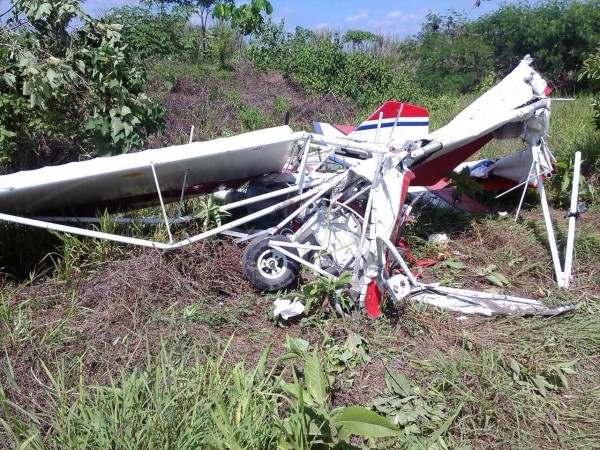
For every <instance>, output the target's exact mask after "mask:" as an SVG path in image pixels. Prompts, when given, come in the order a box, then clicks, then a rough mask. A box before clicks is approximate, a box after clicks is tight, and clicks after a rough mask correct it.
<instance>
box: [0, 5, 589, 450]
mask: <svg viewBox="0 0 600 450" xmlns="http://www.w3.org/2000/svg"><path fill="white" fill-rule="evenodd" d="M79 3H80V2H79V1H77V0H13V2H12V6H9V7H7V8H6V11H0V15H1V16H2V17H1V19H2V22H0V67H1V68H2V71H1V73H0V173H3V172H8V171H14V170H19V169H22V168H31V167H36V166H39V165H44V164H47V163H58V162H64V161H68V160H74V159H77V158H88V157H92V156H98V155H108V154H114V153H120V152H126V151H134V150H137V149H141V148H143V147H145V146H154V147H156V146H164V145H169V144H178V143H182V142H187V140H188V138H189V130H190V127H191V126H192V125H193V126H194V136H195V138H196V139H210V138H215V137H219V136H227V135H231V134H235V133H238V132H243V131H249V130H253V129H257V128H261V127H266V126H271V125H275V124H280V123H281V122H282V117H283V115H284V113H285V112H286V111H291V113H292V114H291V116H292V119H291V125H292V126H293V127H296V128H305V129H306V128H307V127H308V126H309V123H310V121H311V120H314V119H319V118H322V119H323V120H331V121H340V122H341V121H343V122H347V123H352V122H356V121H357V120H359V119H360V118H362V117H364V114H365V113H366V112H367V111H368V110H370V109H371V108H373V107H374V106H375V105H377V104H378V103H380V102H381V101H383V100H386V99H388V98H397V99H401V100H406V101H412V102H415V103H420V104H423V105H424V106H426V107H428V108H429V109H430V112H431V120H432V126H433V128H436V127H439V126H441V125H443V124H445V123H447V122H448V121H449V120H450V119H451V118H452V117H453V116H454V115H455V114H457V113H458V112H459V111H460V110H461V109H463V108H464V107H465V106H466V105H467V104H469V103H470V102H471V101H472V100H473V99H474V98H475V96H476V95H478V94H479V93H480V92H481V91H483V90H485V89H487V88H489V87H490V86H491V85H492V84H493V83H495V82H496V81H498V80H499V79H500V78H501V77H502V76H503V75H504V74H505V73H507V71H509V70H511V69H512V67H513V66H514V64H515V63H516V62H517V61H518V60H519V59H520V58H521V57H522V56H524V54H526V53H530V54H532V56H534V58H535V59H536V64H537V66H538V68H539V69H540V70H541V71H542V72H543V73H544V74H545V75H546V76H548V78H549V79H550V80H551V84H552V86H553V88H554V89H555V92H558V93H559V94H560V95H573V96H575V97H576V99H575V100H574V101H572V102H554V103H553V105H552V108H553V116H552V121H551V130H550V133H549V145H550V147H551V148H552V149H553V150H554V151H555V156H556V157H557V163H556V169H557V175H556V176H553V177H552V178H551V179H550V180H549V182H548V188H549V189H548V191H549V195H550V196H551V201H552V202H553V204H554V206H557V205H559V204H561V203H562V204H564V203H565V202H567V201H568V193H569V190H570V185H569V183H570V178H569V177H570V173H571V171H572V163H571V160H572V155H573V153H574V152H575V151H577V150H582V151H583V153H584V171H585V177H586V179H585V182H584V183H582V185H583V186H582V187H583V191H582V198H583V199H585V200H587V201H589V202H590V203H591V204H592V206H591V209H592V211H591V213H588V214H587V215H583V216H582V217H581V219H580V220H579V231H578V233H579V234H578V239H577V241H576V244H575V245H576V267H575V270H576V273H575V280H574V283H573V287H572V290H571V291H570V292H565V291H561V290H558V289H557V288H555V287H554V286H553V285H552V282H551V279H552V265H551V261H550V259H549V257H547V251H546V243H545V237H544V232H543V225H541V223H540V221H539V212H538V211H537V210H536V209H535V207H534V206H531V204H535V201H533V202H530V201H529V200H531V199H530V198H529V197H527V198H526V205H525V210H524V212H523V216H524V219H523V220H522V221H520V222H518V223H514V221H513V220H512V219H511V218H509V219H507V220H502V219H498V218H497V217H492V216H485V217H481V216H475V217H467V216H464V215H457V214H453V213H447V214H446V213H439V212H436V211H429V212H427V211H425V212H423V213H422V214H421V215H420V217H419V218H418V222H417V223H411V224H409V225H408V226H407V229H406V232H405V237H406V239H407V241H409V242H410V245H411V250H412V251H413V253H414V254H415V255H416V256H418V257H422V258H448V259H447V260H446V261H445V262H441V261H440V263H439V264H437V265H436V266H434V267H433V268H430V269H427V270H426V271H425V272H424V274H423V277H424V280H425V281H426V282H430V281H431V282H433V281H436V282H442V283H444V284H446V285H450V286H460V287H465V288H474V289H497V287H498V286H497V285H494V284H493V283H490V281H489V280H490V278H491V277H490V274H492V273H493V274H495V275H497V277H496V279H498V276H501V278H500V279H502V280H506V283H504V281H503V284H508V288H509V291H510V293H511V294H515V295H523V296H527V297H530V296H538V297H543V298H544V301H545V302H548V303H549V304H566V303H577V304H578V305H579V308H578V310H577V311H576V312H574V313H573V314H570V315H566V316H561V317H552V318H544V319H541V318H527V319H519V320H512V319H502V318H500V319H498V320H489V319H488V318H483V319H482V318H469V319H467V320H460V321H459V320H457V317H456V316H455V315H452V314H448V313H447V312H443V311H439V310H437V309H435V308H424V307H421V306H418V305H414V304H410V303H405V304H404V303H403V304H400V305H394V307H390V308H389V311H388V314H386V315H385V317H383V318H381V319H380V320H377V321H369V320H367V319H366V318H365V317H364V316H363V315H361V314H360V312H359V313H358V314H356V315H353V316H352V317H351V318H350V317H347V318H344V319H343V318H340V317H338V316H336V315H335V314H332V308H331V304H330V301H331V298H332V297H333V295H334V293H335V290H336V289H337V288H338V287H339V286H338V284H337V283H336V282H335V281H334V280H332V279H330V278H316V279H313V280H309V282H307V283H305V284H304V285H303V287H302V288H301V289H300V290H299V291H298V292H295V293H292V294H291V295H294V296H299V297H301V298H303V299H304V300H306V303H307V304H308V303H310V304H311V305H312V308H310V310H309V311H308V312H307V314H305V315H304V316H302V317H301V318H299V319H298V320H295V321H291V323H284V322H281V321H278V320H276V319H274V318H273V316H272V305H271V302H270V301H268V299H265V298H264V297H262V296H260V295H257V294H256V293H255V292H254V291H253V289H252V287H251V286H250V284H249V283H248V281H247V280H245V279H244V278H243V277H242V271H241V267H240V264H239V260H240V258H241V252H242V250H241V249H240V248H239V247H238V246H236V245H234V244H233V243H232V242H230V241H227V240H224V239H219V240H212V241H207V242H204V243H202V244H201V245H200V246H199V247H196V248H193V249H192V248H189V249H186V250H184V251H181V252H177V253H169V254H166V253H158V252H153V251H150V250H138V249H133V250H132V249H131V248H128V247H125V246H121V245H116V244H111V243H108V242H106V241H97V240H93V239H78V238H74V237H72V236H69V235H53V236H51V237H49V235H48V233H46V232H44V231H39V230H33V229H29V228H24V227H11V226H6V225H5V224H0V352H2V353H3V356H2V357H1V358H0V447H2V448H20V449H25V448H35V449H54V448H56V449H62V448H86V449H87V448H98V449H104V448H115V449H120V448H159V447H160V448H165V449H182V448H218V449H221V448H222V449H225V448H229V449H233V448H235V449H241V448H265V449H267V448H294V449H308V448H319V449H322V448H336V449H350V448H359V447H358V446H362V448H395V449H396V448H397V449H404V448H407V449H408V448H411V449H412V448H434V449H446V448H457V449H466V448H474V449H475V448H598V447H600V436H599V435H598V426H597V424H598V418H597V411H598V409H599V408H600V393H599V391H598V388H597V379H598V377H599V376H600V370H599V368H598V364H597V361H598V357H599V355H598V349H599V348H600V322H599V321H598V320H597V317H598V314H599V313H600V308H599V307H598V299H600V270H599V269H598V267H597V255H598V252H600V237H599V236H600V219H599V218H600V214H599V210H598V205H597V202H596V196H597V193H596V190H595V189H594V187H596V188H597V187H598V186H599V185H600V177H599V175H598V174H599V173H600V133H598V132H597V131H595V129H594V123H595V126H596V127H598V128H600V100H598V99H597V100H592V98H593V96H594V95H595V96H596V97H598V96H599V95H600V94H599V93H600V46H599V42H600V29H599V25H598V24H600V1H599V0H587V1H575V0H572V1H567V0H551V1H548V2H540V3H535V4H531V3H517V4H509V3H502V4H501V5H500V6H499V8H498V9H497V10H495V11H494V12H493V13H491V14H489V15H486V16H483V17H481V18H478V19H468V18H466V17H463V16H462V15H460V14H457V13H454V12H450V13H448V14H447V15H434V14H431V15H430V16H429V17H428V18H427V22H426V23H424V24H423V26H422V29H421V31H420V32H419V33H418V34H417V35H416V36H412V37H409V38H406V39H404V40H401V41H400V40H395V39H390V38H388V37H385V36H377V35H375V34H373V33H370V32H365V31H362V30H348V31H346V32H345V33H343V34H339V33H335V32H329V31H321V32H314V31H311V30H307V29H303V28H297V29H296V30H295V32H293V33H290V32H288V31H286V30H285V27H284V24H283V23H273V21H272V20H271V19H270V16H271V12H272V7H271V5H270V4H269V3H268V2H267V1H265V0H253V1H252V2H249V3H244V4H241V5H238V6H236V5H235V3H234V2H233V1H224V2H218V1H216V0H144V1H143V2H142V3H141V6H125V7H121V8H114V9H112V10H110V11H109V12H108V14H107V15H106V16H105V17H102V18H92V17H90V16H89V15H87V14H86V13H85V12H84V11H83V10H82V8H81V7H80V4H79ZM2 6H4V4H2ZM590 104H592V107H590ZM593 108H595V109H593ZM508 145H510V144H509V143H507V142H494V143H492V144H490V146H488V148H487V149H485V150H484V155H485V156H492V155H494V156H495V155H498V154H501V153H503V152H506V151H514V150H516V148H508V147H507V146H508ZM509 201H510V200H509ZM509 201H507V202H509ZM211 205H213V207H212V209H210V208H209V207H207V211H208V212H211V211H212V212H214V211H215V208H214V204H211ZM553 212H554V211H553ZM556 215H557V216H558V215H559V213H558V212H557V211H556ZM561 215H562V213H561ZM211 219H212V216H210V214H207V215H205V216H204V217H202V218H201V220H200V221H199V222H198V224H197V226H198V227H200V228H202V227H206V226H208V225H209V224H208V222H209V221H210V220H211ZM100 227H101V228H102V229H103V230H104V231H113V229H114V228H115V227H121V225H110V224H105V223H103V224H100ZM152 230H153V231H151V232H153V233H156V235H155V236H154V237H155V238H156V239H161V236H162V237H163V238H164V236H163V235H164V234H166V231H165V229H164V228H161V227H157V228H153V229H152ZM126 232H127V233H132V234H135V235H140V237H142V236H146V235H145V234H144V233H148V230H146V229H141V228H140V229H135V227H130V228H127V231H126ZM176 232H180V233H184V230H176ZM440 232H442V233H448V236H449V237H450V241H449V243H448V245H447V246H445V247H440V246H439V245H438V244H435V243H432V242H428V241H427V238H428V236H429V234H432V233H440ZM558 234H559V235H560V236H562V235H564V234H565V229H564V227H558ZM359 405H360V406H359Z"/></svg>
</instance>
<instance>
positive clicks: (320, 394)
mask: <svg viewBox="0 0 600 450" xmlns="http://www.w3.org/2000/svg"><path fill="white" fill-rule="evenodd" d="M286 346H287V347H288V349H289V350H290V353H288V354H285V355H282V356H281V357H280V358H281V359H286V360H288V359H300V360H301V361H302V362H303V363H304V370H303V375H304V377H303V380H304V384H302V383H301V380H300V378H299V377H298V376H297V375H296V373H295V372H294V373H293V378H292V382H285V381H283V380H282V381H281V382H280V383H281V386H282V388H283V390H284V391H285V392H286V393H287V394H288V395H289V397H288V400H287V401H288V407H287V414H286V417H285V418H284V419H283V420H282V421H281V423H280V430H281V437H280V439H279V447H280V448H285V449H291V448H314V447H315V446H319V447H320V448H345V447H343V445H345V446H346V447H347V446H348V444H349V439H350V436H352V435H356V436H359V437H361V438H363V439H369V438H378V437H388V436H397V437H401V436H403V434H404V433H403V432H402V431H401V430H399V429H398V428H397V427H395V426H394V425H392V424H391V423H390V422H389V421H388V420H387V419H385V418H384V417H382V416H380V415H379V414H377V413H375V412H373V411H370V410H368V409H366V408H363V407H360V406H348V407H343V408H334V409H330V408H329V407H328V405H327V403H328V390H329V387H330V385H331V382H330V381H329V378H328V376H327V374H326V372H325V370H324V368H323V365H322V363H321V360H320V358H319V353H318V349H317V348H315V349H314V350H313V351H312V352H309V351H308V347H309V344H308V342H307V341H304V340H298V339H293V338H289V337H288V339H287V343H286ZM350 448H353V447H350Z"/></svg>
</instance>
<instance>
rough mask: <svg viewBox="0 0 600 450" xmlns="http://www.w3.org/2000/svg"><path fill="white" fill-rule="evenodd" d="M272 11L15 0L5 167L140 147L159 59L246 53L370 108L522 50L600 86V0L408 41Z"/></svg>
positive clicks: (553, 75)
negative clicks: (90, 8)
mask: <svg viewBox="0 0 600 450" xmlns="http://www.w3.org/2000/svg"><path fill="white" fill-rule="evenodd" d="M271 12H272V7H271V5H270V4H269V3H268V2H267V1H265V0H253V1H252V2H251V3H248V4H242V5H241V6H238V7H236V6H235V5H234V4H233V2H231V1H229V2H223V3H219V2H217V1H215V0H212V1H211V0H207V1H198V0H169V1H168V0H146V1H144V2H143V3H142V5H141V6H124V7H121V8H114V9H112V10H110V11H109V13H108V14H107V15H106V16H105V17H103V18H100V19H93V18H91V17H90V16H89V15H87V14H86V13H85V12H84V11H83V10H82V9H81V7H80V6H79V1H78V0H68V1H58V0H53V1H43V0H19V1H15V2H14V3H13V5H12V7H10V8H8V9H7V10H6V11H0V14H2V16H3V17H4V18H5V23H4V24H3V25H2V26H1V27H0V43H1V44H2V45H1V46H0V66H1V67H2V76H1V77H0V104H1V105H2V109H1V110H0V164H1V165H2V168H3V169H2V170H3V171H12V170H16V169H19V168H26V167H34V166H37V165H42V164H44V163H49V162H50V163H52V162H54V163H56V162H61V161H67V160H72V159H75V158H85V157H89V156H94V155H106V154H112V153H119V152H126V151H129V150H131V149H139V148H143V147H144V145H145V142H146V140H147V138H148V136H150V135H152V134H155V133H157V132H159V131H160V130H161V127H162V120H163V116H164V111H163V110H162V107H161V106H160V104H159V103H157V102H156V101H154V100H151V99H150V98H149V97H148V95H147V94H148V86H147V75H146V74H147V73H148V71H149V72H150V73H154V71H155V70H156V69H155V67H157V66H156V65H155V62H156V61H157V60H163V61H168V60H170V61H177V62H178V63H182V62H185V63H187V64H192V65H193V64H201V65H203V66H205V67H206V66H211V65H212V64H217V65H218V66H220V67H221V68H224V69H228V70H231V69H232V68H234V67H237V66H238V65H239V64H240V61H242V60H244V59H247V60H249V61H250V62H251V63H252V64H253V66H254V67H255V69H256V70H263V71H264V70H272V69H276V70H279V71H281V72H282V73H283V74H284V76H286V77H288V78H289V79H290V80H292V81H293V82H295V83H297V84H298V85H300V86H301V87H302V88H303V89H305V90H306V91H308V92H313V93H316V94H326V93H332V94H335V95H336V96H338V97H341V98H343V99H346V100H347V101H349V102H351V103H353V104H354V105H355V106H357V107H358V108H359V109H360V110H361V112H362V113H365V112H366V111H367V110H369V109H371V108H373V107H374V106H376V105H377V104H379V103H380V102H382V101H384V100H386V99H389V98H398V99H402V100H405V101H412V102H422V103H425V104H428V103H429V102H431V97H433V96H434V94H433V93H434V92H435V96H436V97H437V96H439V95H440V94H446V95H451V96H452V95H456V94H465V93H470V92H478V91H479V90H481V89H483V88H485V87H489V86H490V85H491V84H492V83H493V82H494V81H496V80H498V79H499V78H500V77H502V76H503V75H504V74H506V73H507V72H508V71H509V70H510V69H511V68H512V67H514V64H515V63H516V62H517V61H518V60H519V59H520V58H521V57H523V56H524V55H525V54H527V53H530V54H531V55H532V56H533V57H534V58H535V59H536V64H537V65H538V67H539V68H540V70H541V71H542V72H543V73H544V74H545V75H546V76H547V77H549V79H550V80H551V83H552V85H553V86H554V87H555V89H557V90H558V91H559V92H560V93H568V94H572V93H574V92H575V93H585V92H588V91H590V90H593V89H596V90H597V89H598V84H597V83H598V81H597V80H598V78H599V75H598V72H599V70H598V57H597V54H596V57H592V55H593V54H594V52H596V53H597V51H598V50H597V48H598V47H597V45H598V41H599V40H600V29H599V27H598V23H600V0H587V1H577V0H573V1H567V0H552V1H550V2H541V3H537V4H529V3H517V4H512V3H511V4H502V5H500V7H499V8H498V9H497V10H496V11H494V12H493V13H491V14H488V15H485V16H483V17H481V18H478V19H467V18H466V17H464V16H462V15H460V14H458V13H454V12H452V13H449V14H448V15H437V14H430V15H429V16H428V17H427V21H426V23H424V24H423V26H422V29H421V31H420V33H418V34H417V35H416V36H413V37H410V38H407V39H405V40H403V41H398V40H393V39H389V38H386V37H385V36H377V35H375V34H373V33H369V32H365V31H361V30H348V31H347V32H345V33H344V34H343V35H340V34H339V33H336V32H328V31H321V32H319V33H315V32H313V31H311V30H306V29H302V28H298V29H296V31H295V32H294V33H290V32H287V31H285V28H284V24H283V22H282V23H279V24H276V23H273V22H272V21H271V19H270V14H271ZM197 18H199V19H200V20H199V24H198V20H197ZM196 24H197V25H196ZM585 61H587V63H586V62H585ZM190 70H194V69H193V66H190ZM172 81H173V80H166V82H167V83H172ZM149 94H150V97H154V98H156V95H155V93H152V92H150V93H149ZM596 107H597V106H596Z"/></svg>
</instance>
